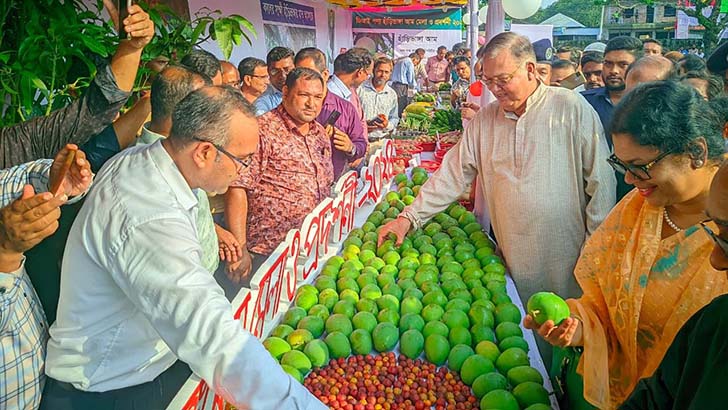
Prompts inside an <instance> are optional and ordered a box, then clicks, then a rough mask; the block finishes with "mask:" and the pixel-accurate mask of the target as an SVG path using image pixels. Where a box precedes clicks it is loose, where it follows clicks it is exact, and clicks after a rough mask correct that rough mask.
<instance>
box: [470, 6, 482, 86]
mask: <svg viewBox="0 0 728 410" xmlns="http://www.w3.org/2000/svg"><path fill="white" fill-rule="evenodd" d="M468 13H469V14H470V25H469V26H468V43H469V44H470V55H471V58H470V82H471V83H472V82H475V63H476V57H475V53H476V52H477V51H478V26H479V25H480V21H479V20H478V0H468Z"/></svg>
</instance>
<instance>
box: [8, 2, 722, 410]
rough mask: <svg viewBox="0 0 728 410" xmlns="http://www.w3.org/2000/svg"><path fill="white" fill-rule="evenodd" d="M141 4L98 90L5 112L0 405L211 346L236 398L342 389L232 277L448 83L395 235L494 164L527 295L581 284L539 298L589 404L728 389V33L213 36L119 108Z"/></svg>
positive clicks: (56, 397)
mask: <svg viewBox="0 0 728 410" xmlns="http://www.w3.org/2000/svg"><path fill="white" fill-rule="evenodd" d="M121 26H122V27H123V29H124V30H126V31H127V33H128V35H129V36H128V37H129V39H128V40H125V41H122V42H121V43H120V45H119V47H118V49H117V50H116V53H115V54H114V56H113V57H112V58H111V60H110V62H109V64H108V65H106V66H104V67H100V68H99V70H98V74H97V76H96V78H95V79H94V81H93V82H92V84H91V86H90V87H89V89H88V90H87V91H86V93H85V94H84V95H83V96H82V97H81V98H80V99H78V100H77V101H75V102H73V103H72V104H71V105H69V106H68V107H66V108H63V109H61V110H57V111H54V112H52V113H51V114H50V115H49V116H47V117H38V118H35V119H32V120H30V121H27V122H24V123H21V124H17V125H15V126H12V127H7V128H4V129H2V130H0V133H1V139H0V144H1V145H0V147H1V148H0V151H1V152H2V153H3V155H2V156H1V157H0V161H2V163H1V164H0V165H1V168H2V170H1V171H0V182H1V184H0V187H2V191H1V194H0V200H1V203H0V302H1V303H0V329H1V330H2V333H1V335H0V349H1V350H0V353H1V354H2V361H1V362H0V408H3V409H38V408H40V409H44V410H45V409H48V410H59V409H60V410H62V409H138V408H144V409H164V408H166V406H167V404H168V403H169V402H170V401H171V399H172V398H173V397H174V395H176V394H177V392H178V391H179V389H180V387H181V386H182V384H183V383H184V382H185V381H186V380H187V379H188V377H189V376H190V374H192V373H193V372H194V373H195V374H197V375H198V376H200V377H201V378H203V379H204V380H205V381H206V382H207V383H208V384H209V385H210V386H211V387H212V388H213V389H214V390H215V392H216V393H218V394H220V395H222V396H223V397H224V398H225V400H227V401H228V402H230V403H233V404H235V405H238V406H240V407H241V408H253V409H273V408H284V409H318V408H325V406H324V405H323V404H321V403H320V402H319V401H318V400H316V398H315V397H313V396H312V395H311V394H310V393H309V392H308V391H307V390H306V389H305V388H304V387H303V386H302V385H301V384H299V383H298V382H296V381H295V380H294V379H292V378H291V377H290V376H288V375H287V374H286V373H285V372H283V370H282V369H281V368H280V366H278V365H277V364H276V362H275V361H274V360H273V359H272V357H271V356H270V355H269V354H268V353H267V352H266V351H265V349H264V348H263V346H262V344H261V343H260V342H259V341H258V340H256V339H255V338H254V337H253V336H252V335H251V334H250V333H248V332H247V331H245V330H244V329H243V328H242V326H240V323H239V322H238V321H236V320H234V319H233V315H232V309H231V306H230V302H229V301H230V300H231V299H232V298H233V297H234V296H235V295H236V294H237V292H238V291H239V289H240V288H241V287H243V286H248V285H249V283H250V278H251V277H252V275H253V274H254V273H255V272H256V271H257V270H258V268H259V267H260V266H261V265H262V264H263V262H264V261H265V260H266V259H267V258H268V256H269V255H270V254H271V253H272V252H273V251H274V250H275V248H276V247H277V246H278V244H279V243H281V242H282V241H283V240H284V239H285V236H286V234H287V233H288V231H289V230H291V229H295V228H298V227H299V226H300V225H301V223H302V221H303V219H304V218H305V216H306V215H307V214H308V213H310V212H311V211H312V210H313V208H314V207H315V206H316V205H317V204H318V203H320V202H321V201H322V200H323V199H324V198H326V197H328V196H330V195H331V192H332V186H333V185H334V183H335V182H336V180H337V179H338V178H339V177H340V176H342V175H343V174H344V173H345V172H347V171H348V170H357V169H359V168H360V167H361V166H362V165H363V164H365V163H366V158H367V153H368V151H369V148H370V142H373V141H377V140H379V139H381V138H384V137H386V136H387V135H388V134H389V133H390V132H391V131H392V130H394V129H395V128H396V125H397V123H398V121H399V118H400V116H401V115H402V111H403V109H404V107H405V106H406V105H407V104H408V103H409V102H410V100H411V98H412V96H413V94H414V93H415V92H417V91H427V90H439V89H440V88H441V87H440V86H441V85H442V84H450V85H451V86H450V87H449V89H450V93H451V98H450V104H451V105H452V106H453V107H455V108H456V109H460V110H462V112H463V118H464V121H465V122H466V123H467V126H466V129H465V132H464V134H463V137H462V140H461V142H460V143H458V144H457V145H456V146H455V147H454V148H453V149H452V150H451V151H450V152H449V153H448V154H447V155H446V157H445V158H444V160H443V163H442V167H441V169H440V170H439V171H437V172H435V173H434V174H433V175H432V177H431V179H430V180H429V181H428V182H427V183H426V184H425V185H423V187H422V189H421V191H420V194H419V196H418V197H417V199H416V200H415V201H414V203H412V204H411V205H410V206H408V207H407V208H405V210H404V211H403V213H402V214H401V216H400V217H398V218H397V219H395V220H394V221H392V222H390V223H389V224H387V225H385V227H384V228H383V229H382V230H381V231H380V236H381V237H383V236H384V235H386V234H388V233H390V232H393V233H395V234H396V235H397V236H398V237H399V238H400V240H401V238H403V237H404V235H405V234H406V233H407V232H408V231H409V230H410V229H412V228H413V227H414V228H416V227H420V226H422V224H423V223H425V222H426V221H427V220H428V219H429V218H431V217H432V216H433V215H434V214H436V213H437V212H440V211H442V210H443V209H445V208H446V207H447V206H448V205H449V204H450V203H451V202H452V201H454V200H455V199H456V198H457V197H459V196H460V195H461V194H462V193H463V191H464V190H466V187H467V186H469V185H470V183H471V182H473V181H475V180H476V178H477V184H476V186H477V188H476V190H477V191H478V193H479V194H480V196H481V198H483V199H482V201H481V202H482V203H481V204H480V205H481V206H482V208H481V209H482V210H483V211H484V212H487V213H488V215H489V217H490V221H491V226H492V230H493V233H494V236H495V239H496V240H497V242H498V246H499V248H500V250H501V252H502V254H503V256H504V259H505V260H506V262H507V264H508V268H509V270H510V272H511V274H512V276H513V278H514V280H515V282H516V285H517V287H518V290H519V293H520V295H521V297H522V299H523V300H526V299H527V298H528V297H529V296H530V295H531V294H533V293H535V292H538V291H542V290H549V291H554V292H556V293H558V294H560V295H562V296H564V297H567V298H570V299H569V300H568V303H569V305H570V308H571V311H572V317H571V318H569V319H567V320H565V321H564V322H563V323H561V324H559V325H558V326H557V325H555V324H554V323H550V322H546V323H545V324H543V325H541V326H537V325H536V324H535V323H534V322H533V320H532V319H531V318H530V317H527V318H526V319H525V320H524V326H526V327H529V328H532V329H534V330H535V331H536V332H538V334H539V335H541V336H542V339H543V342H542V343H541V353H542V355H543V356H544V359H545V360H546V362H547V363H550V362H553V366H552V368H555V369H557V370H555V372H556V373H559V375H563V376H564V377H560V378H557V379H558V380H561V381H563V382H564V383H557V385H556V387H557V388H558V389H559V390H560V391H561V392H562V393H563V398H562V402H563V403H565V404H566V405H568V406H569V407H568V408H574V409H581V408H593V407H596V408H600V409H610V408H618V407H620V406H621V407H622V408H625V409H638V408H640V409H648V408H649V409H653V408H660V409H662V408H666V409H667V408H701V409H707V408H719V406H718V403H720V401H719V400H720V399H719V398H720V387H719V386H720V383H721V382H723V381H725V379H726V377H725V375H726V374H728V372H727V371H726V370H727V369H728V367H726V365H725V363H728V361H726V360H725V359H728V357H726V355H727V354H726V352H725V349H723V347H724V346H725V343H726V340H728V339H726V338H724V337H722V335H723V334H724V332H725V331H726V329H728V327H726V326H725V325H724V323H723V322H724V318H723V315H724V314H725V313H724V312H728V311H727V310H726V309H728V307H724V306H723V305H724V304H726V303H728V299H726V297H719V296H721V295H723V294H726V293H728V279H727V278H726V276H725V274H721V273H719V272H718V271H719V270H727V269H728V236H726V235H728V202H726V199H728V185H726V184H727V183H728V168H726V166H721V164H722V160H723V157H724V152H725V146H726V145H725V142H724V138H725V137H726V129H727V127H726V120H728V103H727V100H726V97H725V96H724V93H725V84H724V83H725V82H726V81H725V80H726V77H725V76H726V68H728V60H727V59H726V54H728V46H726V45H724V46H722V47H720V48H719V49H718V50H716V51H715V52H714V53H713V54H712V55H711V56H710V57H709V58H708V59H707V61H705V60H703V59H702V58H701V57H699V56H698V55H697V54H696V53H691V54H688V55H683V56H682V57H680V58H679V59H676V60H675V59H671V57H670V56H668V55H664V56H663V52H662V50H661V46H660V44H659V42H656V41H654V40H650V41H645V42H641V41H639V40H637V39H635V38H631V37H616V38H613V39H611V40H609V41H608V42H607V43H606V44H602V43H595V44H593V45H590V46H589V47H587V48H586V49H585V50H583V51H582V50H576V49H571V48H562V49H556V50H555V49H553V48H552V47H551V45H550V43H549V42H548V41H539V42H535V43H533V44H532V43H530V42H529V41H528V40H527V39H526V38H525V37H523V36H520V35H518V34H515V33H502V34H499V35H497V36H495V37H494V38H493V39H492V40H491V41H490V42H489V43H488V44H487V45H486V46H484V47H482V48H481V49H480V50H478V52H477V54H476V56H475V57H476V58H477V60H478V61H477V64H476V69H475V72H474V74H475V76H474V77H475V78H476V80H475V82H472V81H471V58H473V56H472V55H471V53H470V50H467V49H465V48H462V47H456V48H454V49H453V50H448V49H447V47H445V46H442V47H440V48H438V49H437V52H436V54H435V55H433V56H430V57H427V56H426V55H425V54H426V53H425V50H423V49H419V50H416V52H414V53H412V54H411V55H409V56H406V57H403V58H400V59H397V60H392V59H390V58H388V57H386V56H383V55H372V53H370V52H369V51H367V50H365V49H362V48H351V49H349V50H346V51H345V52H342V53H341V54H340V55H338V56H336V58H334V59H333V61H329V59H328V58H327V56H326V54H325V53H324V52H323V51H322V50H319V49H317V48H314V47H309V48H303V49H300V50H291V49H288V48H286V47H275V48H273V49H271V50H270V51H269V52H268V53H267V55H266V57H265V60H262V59H259V58H257V57H253V56H251V57H247V58H244V59H242V60H241V61H240V62H239V63H238V64H237V65H236V64H234V63H233V62H228V61H220V60H218V59H217V58H216V57H215V56H214V55H212V54H211V53H209V52H206V51H203V50H194V51H192V52H191V53H190V54H188V55H186V56H184V57H182V58H181V60H180V61H179V62H167V61H164V62H162V63H160V62H156V63H155V64H152V65H150V67H152V68H153V69H154V70H155V71H156V73H155V75H154V76H153V78H152V79H151V80H150V92H149V93H148V94H145V95H144V96H142V97H140V98H138V100H137V101H136V102H135V103H134V104H133V106H132V107H131V108H130V109H128V110H127V111H125V112H124V113H123V114H121V115H119V112H120V109H121V108H122V106H124V104H125V103H126V101H127V99H129V97H130V95H131V91H132V87H133V85H134V81H135V78H136V74H137V70H138V67H139V64H140V60H141V55H142V52H143V50H144V48H145V46H146V45H147V44H148V43H149V42H150V41H151V40H152V38H153V36H154V25H153V23H152V21H151V20H150V18H149V15H148V14H147V13H145V12H144V11H143V10H142V9H141V8H140V7H139V6H137V5H134V6H131V8H130V9H129V16H128V17H127V18H126V19H125V20H124V21H123V22H122V24H121ZM714 299H715V300H714ZM711 301H712V303H711ZM551 345H553V346H554V350H553V357H552V354H551V353H552V350H551V348H550V346H551ZM547 346H548V348H547ZM706 352H707V354H708V355H710V357H709V360H708V361H707V363H709V365H707V366H706V365H704V364H703V363H704V362H700V363H699V362H698V361H699V360H702V359H703V358H704V357H705V355H706ZM552 359H553V360H552ZM560 372H561V373H560ZM691 406H693V407H691Z"/></svg>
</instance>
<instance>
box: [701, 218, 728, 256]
mask: <svg viewBox="0 0 728 410" xmlns="http://www.w3.org/2000/svg"><path fill="white" fill-rule="evenodd" d="M700 226H702V227H703V230H705V233H707V234H708V236H710V238H711V239H712V240H713V242H715V244H716V245H718V246H720V249H722V250H723V253H725V254H726V256H728V241H726V240H725V239H723V238H721V237H720V236H718V235H717V234H716V233H715V232H713V230H712V229H710V228H709V227H708V225H706V224H705V222H701V223H700Z"/></svg>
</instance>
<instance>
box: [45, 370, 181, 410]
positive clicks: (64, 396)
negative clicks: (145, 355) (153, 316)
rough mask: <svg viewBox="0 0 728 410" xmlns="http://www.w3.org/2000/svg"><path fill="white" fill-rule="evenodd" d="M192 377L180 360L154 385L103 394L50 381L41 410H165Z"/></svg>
mask: <svg viewBox="0 0 728 410" xmlns="http://www.w3.org/2000/svg"><path fill="white" fill-rule="evenodd" d="M191 374H192V371H190V368H189V367H188V366H187V364H186V363H184V362H182V361H179V360H178V361H177V362H176V363H175V364H173V365H172V366H171V367H170V368H169V369H167V370H165V371H164V372H163V373H162V374H160V375H159V376H157V378H155V379H154V380H152V381H150V382H147V383H144V384H139V385H136V386H130V387H125V388H123V389H118V390H111V391H107V392H103V393H96V392H85V391H81V390H77V389H76V388H75V387H73V386H72V385H70V384H69V383H64V382H60V381H58V380H54V379H51V378H50V377H48V378H46V383H45V388H44V389H43V397H42V399H41V402H40V410H157V409H158V410H165V409H166V408H167V406H169V403H170V402H171V401H172V399H173V398H174V396H176V395H177V393H179V389H181V388H182V385H184V384H185V382H186V381H187V379H188V378H189V377H190V375H191Z"/></svg>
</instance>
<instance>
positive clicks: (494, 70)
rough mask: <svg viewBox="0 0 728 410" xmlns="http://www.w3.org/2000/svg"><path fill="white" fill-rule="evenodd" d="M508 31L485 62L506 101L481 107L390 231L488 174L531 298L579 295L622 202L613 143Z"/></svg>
mask: <svg viewBox="0 0 728 410" xmlns="http://www.w3.org/2000/svg"><path fill="white" fill-rule="evenodd" d="M504 34H505V35H499V36H496V38H494V40H493V41H496V39H499V40H498V41H500V43H502V44H501V45H505V46H506V47H505V48H503V50H504V51H500V50H501V49H500V48H496V49H494V50H493V52H492V53H491V55H492V58H491V60H492V61H490V63H489V64H487V68H484V81H486V82H488V81H491V84H490V87H491V91H493V93H494V94H495V96H496V98H498V99H497V100H496V101H494V102H492V103H491V104H489V105H487V106H485V107H483V108H482V109H481V110H480V111H479V112H478V114H477V115H476V117H475V118H474V119H473V121H472V122H471V123H470V124H469V125H468V127H467V128H466V130H465V132H464V134H463V138H462V140H461V141H460V142H459V143H458V144H457V145H456V146H455V147H453V148H452V149H451V150H450V152H448V153H447V155H446V156H445V158H444V160H443V163H442V166H441V168H440V170H439V171H437V172H435V173H434V174H433V175H432V177H431V178H430V180H429V181H427V183H426V184H425V185H423V186H422V189H421V190H420V194H419V195H418V197H417V198H416V199H415V201H414V202H413V203H412V204H411V205H410V206H409V207H407V208H405V210H404V211H403V213H402V216H403V217H404V218H406V219H407V220H409V222H410V223H406V222H404V221H402V218H399V219H398V220H395V221H393V222H391V223H390V224H392V225H391V226H390V227H391V228H393V229H390V230H387V229H385V230H384V231H386V232H389V231H394V232H399V233H401V232H402V231H406V229H408V228H409V227H410V224H411V225H412V226H414V227H419V226H421V225H422V224H423V223H424V222H426V221H427V220H428V219H430V218H431V217H432V216H434V215H435V214H436V213H438V212H440V211H442V210H444V209H445V208H446V207H447V206H448V205H449V204H450V203H452V202H453V201H454V200H455V199H456V198H457V197H458V196H459V195H460V194H461V193H462V192H463V190H464V189H465V187H466V186H467V184H469V183H470V182H471V181H472V180H473V179H474V178H475V177H476V176H479V181H480V182H481V183H480V184H479V186H478V188H479V189H480V190H481V193H482V194H483V196H484V197H485V202H486V205H487V208H488V210H489V212H490V218H491V223H492V225H493V230H494V232H495V237H496V240H497V241H498V246H499V247H500V249H501V251H502V252H503V256H504V258H505V261H506V264H507V266H508V269H509V271H510V273H511V275H512V276H513V279H514V281H515V283H516V287H517V288H518V291H519V294H520V296H521V299H522V300H523V301H524V302H525V301H526V300H527V299H528V298H529V297H530V296H531V295H532V294H533V293H535V292H538V291H553V292H556V293H558V294H559V295H561V296H562V297H565V298H566V297H576V296H578V295H580V294H581V291H580V289H579V287H578V285H577V283H576V281H575V279H574V275H573V268H574V265H575V264H576V260H577V258H578V256H579V252H580V250H581V246H582V244H583V243H584V240H585V239H586V238H587V236H588V235H589V234H590V233H591V232H593V231H594V230H595V229H596V228H597V227H598V226H599V224H600V223H601V222H602V220H603V219H604V218H605V217H606V216H607V214H608V213H609V211H610V210H611V209H612V207H613V206H614V203H615V194H614V192H615V191H614V189H615V183H616V182H615V179H614V172H613V171H612V170H611V168H610V167H609V165H608V164H607V161H606V159H607V157H608V156H609V150H608V147H607V144H606V140H605V139H604V135H603V130H602V126H601V123H600V121H599V117H598V116H597V114H596V112H594V110H593V109H592V108H591V106H590V105H589V104H588V103H587V102H586V100H584V98H583V97H581V96H580V95H579V94H577V93H574V92H572V91H570V90H566V89H560V88H555V87H548V86H546V85H543V84H540V83H539V82H538V80H537V79H536V76H535V65H534V64H533V63H532V61H535V56H534V57H532V58H533V60H530V59H527V61H520V62H519V61H517V60H514V59H515V57H513V56H512V55H510V51H508V50H509V49H512V48H513V47H510V46H513V44H511V43H514V42H516V43H518V44H516V45H515V46H522V47H523V48H524V50H526V49H527V48H530V43H527V40H522V39H520V38H519V37H520V36H518V35H516V34H512V33H504ZM501 36H502V37H501ZM522 41H525V42H526V43H527V45H526V44H523V45H522V44H521V43H520V42H522ZM515 46H514V47H515ZM532 52H533V51H532V49H531V53H532ZM507 58H508V59H510V60H507ZM487 59H488V57H487V56H486V60H487ZM524 63H525V64H524ZM484 66H486V64H484ZM500 67H503V68H500ZM510 67H516V69H513V68H510ZM504 73H505V74H504ZM509 73H513V74H509ZM493 74H495V75H493ZM519 93H520V94H519ZM529 93H530V94H529ZM519 98H520V100H519ZM514 101H515V102H514ZM516 102H517V103H516ZM504 105H505V107H504ZM514 107H517V108H514ZM516 113H518V114H519V115H517V114H516ZM398 224H399V225H398ZM386 232H385V233H386Z"/></svg>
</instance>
